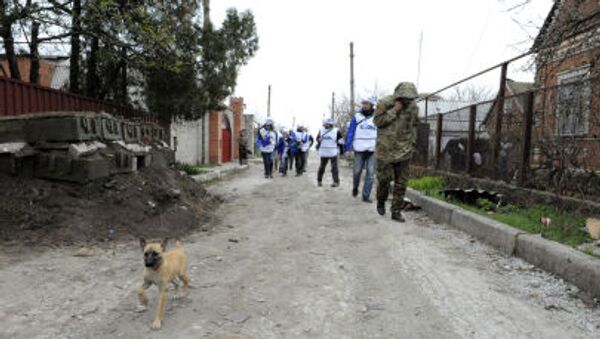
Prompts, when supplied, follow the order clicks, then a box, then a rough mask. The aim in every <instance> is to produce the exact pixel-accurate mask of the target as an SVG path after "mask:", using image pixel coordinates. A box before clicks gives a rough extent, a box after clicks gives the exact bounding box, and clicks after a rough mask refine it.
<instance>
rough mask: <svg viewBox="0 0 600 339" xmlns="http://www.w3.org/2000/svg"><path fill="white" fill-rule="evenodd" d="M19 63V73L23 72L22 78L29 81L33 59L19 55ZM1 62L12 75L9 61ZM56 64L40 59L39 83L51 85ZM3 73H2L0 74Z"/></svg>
mask: <svg viewBox="0 0 600 339" xmlns="http://www.w3.org/2000/svg"><path fill="white" fill-rule="evenodd" d="M17 62H18V65H19V73H21V80H22V81H24V82H29V70H30V69H31V61H30V59H29V57H19V58H18V59H17ZM0 64H1V65H2V68H4V71H6V73H8V74H7V75H9V76H10V69H9V68H8V61H6V59H4V60H1V61H0ZM54 68H55V67H54V65H52V64H49V63H47V62H45V61H44V60H40V78H39V85H41V86H45V87H50V83H51V82H52V75H53V74H54ZM0 73H2V72H0ZM0 75H2V74H0Z"/></svg>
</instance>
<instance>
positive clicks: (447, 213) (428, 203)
mask: <svg viewBox="0 0 600 339" xmlns="http://www.w3.org/2000/svg"><path fill="white" fill-rule="evenodd" d="M406 197H407V198H409V199H410V200H412V201H413V202H414V203H415V204H417V205H419V206H421V207H422V208H423V209H424V210H425V211H427V214H429V216H430V217H431V218H432V219H433V220H435V221H436V222H439V223H443V224H448V225H451V224H452V214H453V213H454V211H455V210H457V209H459V207H457V206H454V205H452V204H449V203H447V202H444V201H440V200H437V199H434V198H431V197H428V196H426V195H423V194H421V193H419V192H417V191H415V190H413V189H411V188H408V189H407V190H406Z"/></svg>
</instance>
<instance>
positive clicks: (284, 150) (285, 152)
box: [277, 128, 292, 177]
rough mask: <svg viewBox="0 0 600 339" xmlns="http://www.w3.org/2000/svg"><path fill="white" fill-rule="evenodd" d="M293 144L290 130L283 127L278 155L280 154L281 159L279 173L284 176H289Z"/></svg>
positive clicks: (278, 145) (278, 144)
mask: <svg viewBox="0 0 600 339" xmlns="http://www.w3.org/2000/svg"><path fill="white" fill-rule="evenodd" d="M291 144H292V140H291V138H290V132H289V130H287V129H285V128H282V129H281V137H280V138H279V142H278V143H277V155H279V160H280V161H281V163H280V164H279V173H280V174H281V176H282V177H285V176H287V171H288V160H289V157H290V147H291Z"/></svg>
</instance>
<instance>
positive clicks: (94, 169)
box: [34, 152, 110, 184]
mask: <svg viewBox="0 0 600 339" xmlns="http://www.w3.org/2000/svg"><path fill="white" fill-rule="evenodd" d="M34 175H35V176H36V177H38V178H43V179H53V180H62V181H70V182H76V183H81V184H83V183H86V182H89V181H91V180H95V179H99V178H104V177H108V176H109V175H110V161H109V160H108V159H106V158H104V157H101V156H99V155H95V156H91V157H87V158H80V159H73V158H72V157H71V156H70V155H69V154H68V153H65V152H50V153H43V154H38V156H37V159H36V164H35V170H34Z"/></svg>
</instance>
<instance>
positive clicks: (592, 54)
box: [533, 48, 600, 170]
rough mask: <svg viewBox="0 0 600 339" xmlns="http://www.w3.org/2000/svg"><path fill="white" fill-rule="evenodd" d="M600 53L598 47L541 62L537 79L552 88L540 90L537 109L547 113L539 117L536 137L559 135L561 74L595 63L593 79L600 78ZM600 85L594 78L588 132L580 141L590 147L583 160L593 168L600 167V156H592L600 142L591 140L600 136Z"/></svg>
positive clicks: (592, 71) (541, 83) (584, 145)
mask: <svg viewBox="0 0 600 339" xmlns="http://www.w3.org/2000/svg"><path fill="white" fill-rule="evenodd" d="M599 55H600V48H595V49H591V50H588V51H585V52H583V53H578V54H573V55H569V56H568V57H566V58H560V59H559V60H558V61H557V62H552V63H548V64H543V65H539V68H538V72H537V78H538V80H539V81H540V85H541V86H543V87H546V88H549V89H548V90H546V91H542V92H541V93H538V95H537V96H538V97H537V98H536V103H535V110H536V112H544V114H543V115H542V116H539V117H538V119H537V120H536V125H535V127H534V130H533V135H534V138H535V139H542V138H544V137H553V136H556V132H555V131H556V116H555V114H554V112H555V110H556V101H557V99H556V95H557V89H556V87H554V86H557V84H558V74H559V73H561V72H564V71H568V70H572V69H577V68H579V67H581V66H586V65H592V69H591V74H590V78H597V77H599V76H600V67H598V65H597V64H596V63H595V60H597V59H598V56H599ZM599 84H600V81H599V80H595V81H593V85H592V86H593V87H592V104H591V112H590V117H589V118H590V122H589V130H588V134H587V135H585V136H583V138H581V139H580V140H579V141H578V144H580V145H581V146H582V147H583V148H584V149H585V150H586V154H585V155H582V159H581V162H582V163H583V165H584V166H585V167H586V168H588V169H593V170H600V157H598V156H592V155H593V154H598V153H597V152H598V150H599V149H600V146H599V144H600V141H598V140H591V139H590V138H596V137H597V136H598V135H600V124H598V121H599V119H600V116H599V115H600V108H599V107H600V99H599V98H598V96H597V93H600V86H599Z"/></svg>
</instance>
